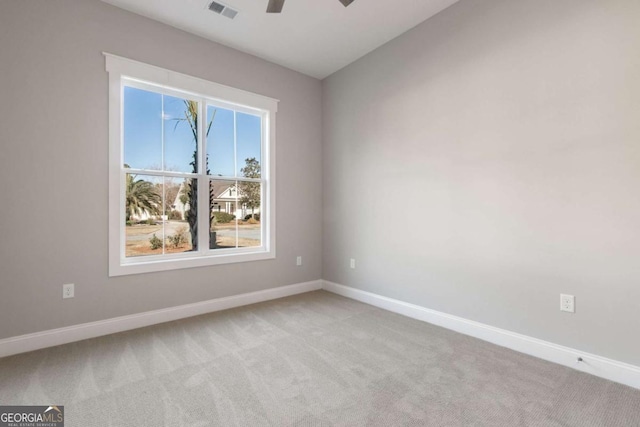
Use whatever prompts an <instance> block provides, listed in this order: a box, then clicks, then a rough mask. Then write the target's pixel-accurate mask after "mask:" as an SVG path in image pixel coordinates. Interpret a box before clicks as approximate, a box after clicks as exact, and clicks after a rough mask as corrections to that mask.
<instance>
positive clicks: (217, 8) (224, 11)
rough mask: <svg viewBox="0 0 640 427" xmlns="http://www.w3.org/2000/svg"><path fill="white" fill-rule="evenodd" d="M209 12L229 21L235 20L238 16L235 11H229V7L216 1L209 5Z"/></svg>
mask: <svg viewBox="0 0 640 427" xmlns="http://www.w3.org/2000/svg"><path fill="white" fill-rule="evenodd" d="M209 10H210V11H212V12H215V13H217V14H218V15H222V16H226V17H227V18H231V19H233V18H235V17H236V15H237V14H238V11H237V10H234V9H231V8H230V7H229V6H227V5H224V4H222V3H218V2H217V1H212V2H211V3H209Z"/></svg>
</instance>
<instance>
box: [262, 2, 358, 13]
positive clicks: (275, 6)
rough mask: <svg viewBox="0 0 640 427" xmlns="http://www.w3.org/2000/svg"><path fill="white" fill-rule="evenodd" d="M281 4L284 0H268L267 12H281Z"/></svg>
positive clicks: (282, 4)
mask: <svg viewBox="0 0 640 427" xmlns="http://www.w3.org/2000/svg"><path fill="white" fill-rule="evenodd" d="M341 1H342V0H341ZM351 1H353V0H351ZM282 6H284V0H269V5H268V6H267V13H280V12H282Z"/></svg>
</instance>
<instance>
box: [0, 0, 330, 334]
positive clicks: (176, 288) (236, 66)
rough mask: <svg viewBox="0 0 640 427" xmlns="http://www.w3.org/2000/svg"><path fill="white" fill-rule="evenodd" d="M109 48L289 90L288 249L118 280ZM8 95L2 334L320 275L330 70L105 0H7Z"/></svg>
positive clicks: (1, 38) (282, 218)
mask: <svg viewBox="0 0 640 427" xmlns="http://www.w3.org/2000/svg"><path fill="white" fill-rule="evenodd" d="M103 51H106V52H110V53H113V54H116V55H121V56H125V57H128V58H132V59H136V60H139V61H143V62H147V63H150V64H154V65H159V66H161V67H166V68H169V69H172V70H175V71H179V72H182V73H186V74H190V75H194V76H197V77H202V78H205V79H208V80H211V81H214V82H219V83H222V84H226V85H230V86H234V87H238V88H241V89H245V90H249V91H252V92H255V93H259V94H263V95H266V96H270V97H273V98H277V99H280V100H281V102H280V105H279V112H278V126H277V131H278V139H277V156H276V160H277V180H278V192H277V212H278V217H277V259H276V260H272V261H260V262H254V263H251V264H250V265H247V264H232V265H225V266H217V267H209V268H197V269H188V270H179V271H173V272H168V273H155V274H143V275H136V276H127V277H117V278H108V275H107V200H108V195H107V190H108V188H107V184H108V182H107V170H108V159H107V152H108V140H107V134H108V132H107V129H108V128H107V125H108V123H107V90H108V87H107V73H106V71H105V66H104V57H103V55H102V52H103ZM0 100H1V102H0V144H1V147H2V155H1V156H0V182H2V190H1V191H0V194H1V195H2V201H3V203H2V214H1V216H0V218H1V220H0V222H1V224H2V225H1V232H0V239H1V240H2V243H1V244H0V247H1V249H0V251H1V252H0V338H5V337H10V336H15V335H20V334H25V333H30V332H36V331H41V330H46V329H51V328H56V327H62V326H67V325H73V324H78V323H82V322H88V321H94V320H100V319H105V318H111V317H115V316H121V315H126V314H131V313H138V312H143V311H147V310H153V309H158V308H164V307H170V306H175V305H179V304H186V303H192V302H196V301H202V300H207V299H211V298H217V297H223V296H228V295H233V294H239V293H244V292H250V291H256V290H261V289H266V288H271V287H276V286H282V285H288V284H292V283H298V282H304V281H308V280H315V279H319V278H320V277H321V240H322V234H321V233H322V229H321V197H322V193H321V164H320V161H319V158H320V157H321V122H320V120H319V117H320V113H321V83H320V82H319V81H318V80H316V79H313V78H310V77H307V76H304V75H302V74H299V73H296V72H293V71H290V70H287V69H285V68H282V67H280V66H277V65H274V64H271V63H268V62H265V61H263V60H260V59H257V58H255V57H252V56H249V55H245V54H242V53H239V52H237V51H234V50H232V49H228V48H226V47H223V46H221V45H217V44H215V43H212V42H210V41H207V40H204V39H201V38H198V37H196V36H193V35H190V34H187V33H185V32H182V31H179V30H176V29H174V28H171V27H168V26H166V25H163V24H160V23H157V22H154V21H151V20H148V19H145V18H142V17H140V16H137V15H134V14H131V13H129V12H125V11H123V10H120V9H118V8H115V7H113V6H110V5H107V4H105V3H102V2H100V1H97V0H75V1H74V0H37V1H36V0H28V1H0ZM296 255H302V256H303V257H304V266H303V267H296V266H295V256H296ZM67 282H72V283H75V284H76V296H75V298H74V299H70V300H64V301H63V300H62V284H63V283H67Z"/></svg>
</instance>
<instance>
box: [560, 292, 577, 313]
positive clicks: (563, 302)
mask: <svg viewBox="0 0 640 427" xmlns="http://www.w3.org/2000/svg"><path fill="white" fill-rule="evenodd" d="M560 311H567V312H569V313H575V312H576V297H574V296H573V295H565V294H560Z"/></svg>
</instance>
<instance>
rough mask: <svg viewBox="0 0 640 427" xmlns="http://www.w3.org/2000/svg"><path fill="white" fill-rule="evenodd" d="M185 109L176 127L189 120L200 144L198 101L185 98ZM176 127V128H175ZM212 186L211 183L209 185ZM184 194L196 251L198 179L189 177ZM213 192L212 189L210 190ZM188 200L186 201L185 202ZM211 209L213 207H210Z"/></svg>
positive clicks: (193, 164) (195, 166) (195, 158)
mask: <svg viewBox="0 0 640 427" xmlns="http://www.w3.org/2000/svg"><path fill="white" fill-rule="evenodd" d="M184 104H185V110H184V118H180V119H174V120H176V127H177V126H178V124H179V123H180V122H185V121H186V122H187V123H188V124H189V127H190V128H191V133H192V134H193V141H194V143H195V144H196V147H197V144H198V103H197V102H196V101H189V100H185V101H184ZM215 116H216V110H214V111H213V115H212V117H211V120H210V121H209V124H208V125H207V134H206V135H205V138H206V137H207V136H208V135H209V131H210V130H211V125H212V124H213V119H214V118H215ZM174 129H175V128H174ZM190 164H191V168H192V172H193V173H198V149H197V148H196V149H195V150H194V151H193V161H192V162H191V163H190ZM208 174H209V159H208V157H207V175H208ZM209 187H211V185H209ZM182 191H183V192H182V194H181V196H180V199H181V201H182V202H183V204H185V205H187V204H188V206H189V209H188V210H187V211H186V212H185V213H184V219H186V220H187V223H188V224H189V233H190V234H191V248H192V249H193V250H194V251H197V250H198V180H197V179H188V180H186V182H185V185H184V188H183V190H182ZM209 192H211V190H209ZM209 199H210V200H209V203H210V204H211V203H212V201H213V198H212V197H210V198H209ZM185 201H186V203H185ZM209 210H211V208H209ZM209 226H211V219H210V220H209Z"/></svg>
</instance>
